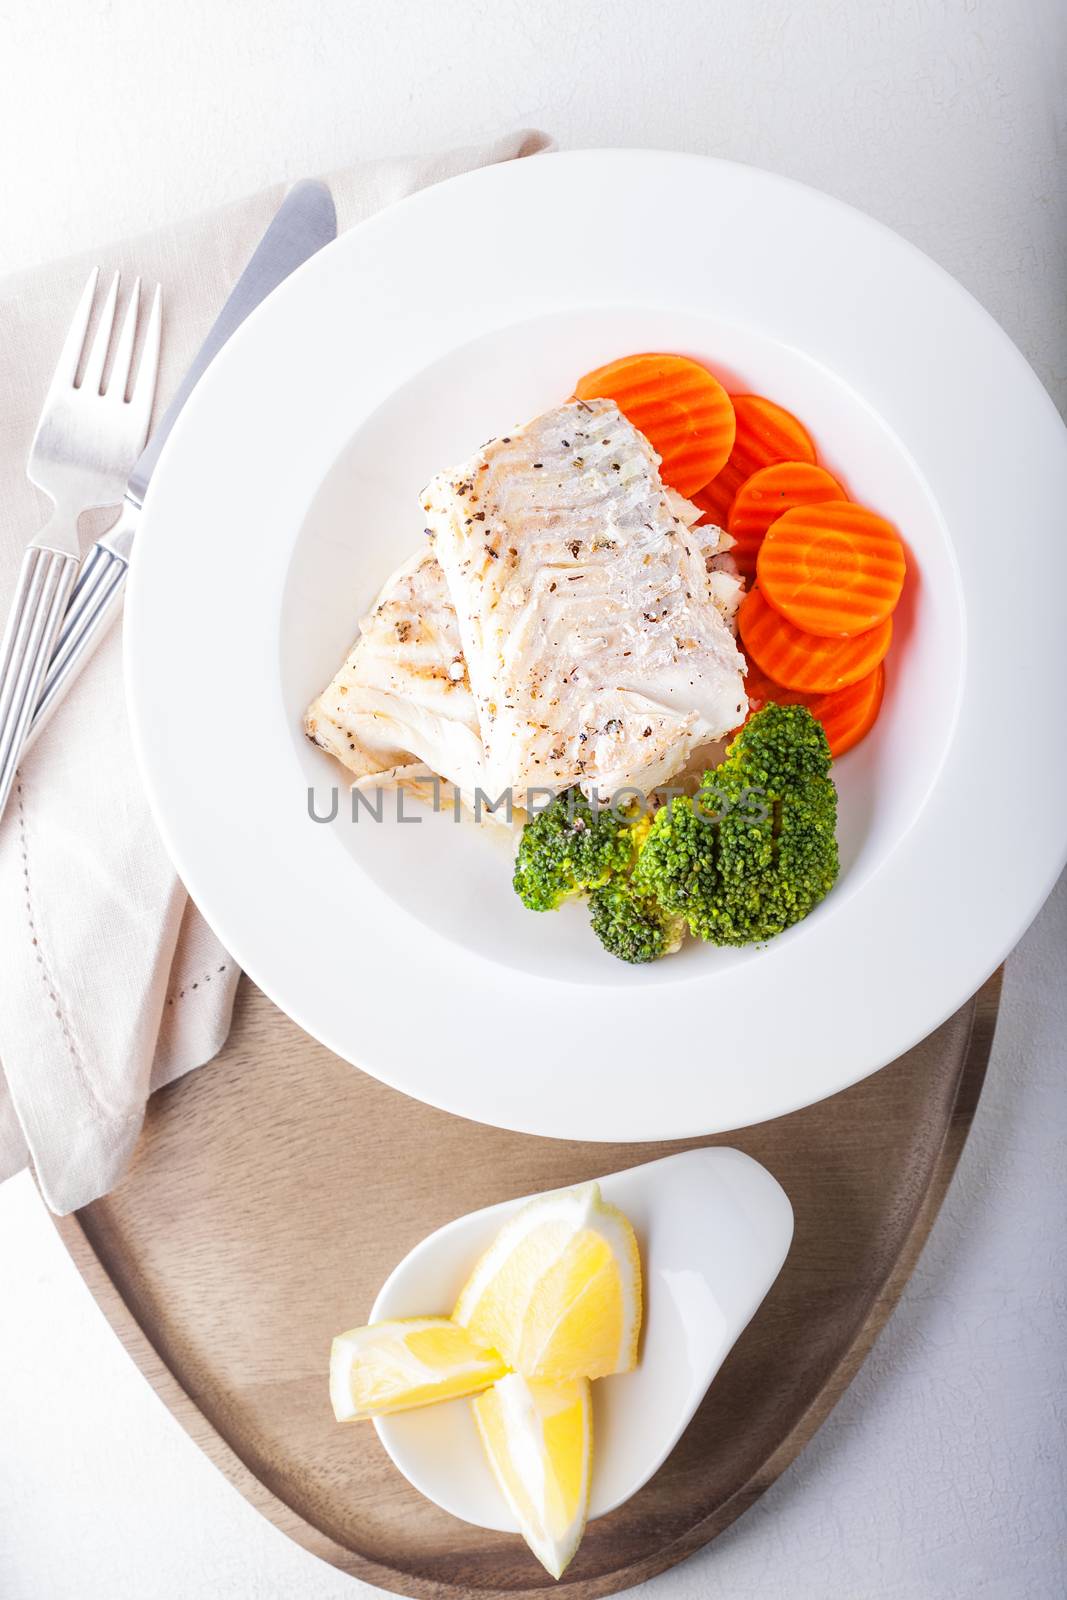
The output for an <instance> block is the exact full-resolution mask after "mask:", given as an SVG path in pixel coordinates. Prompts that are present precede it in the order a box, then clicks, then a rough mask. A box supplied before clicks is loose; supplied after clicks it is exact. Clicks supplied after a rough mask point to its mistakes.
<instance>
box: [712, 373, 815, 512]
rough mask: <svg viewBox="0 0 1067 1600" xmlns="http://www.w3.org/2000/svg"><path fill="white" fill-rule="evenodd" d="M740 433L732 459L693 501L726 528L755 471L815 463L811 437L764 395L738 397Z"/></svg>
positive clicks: (735, 397) (736, 435) (791, 416)
mask: <svg viewBox="0 0 1067 1600" xmlns="http://www.w3.org/2000/svg"><path fill="white" fill-rule="evenodd" d="M733 402H734V416H735V417H736V418H737V431H736V433H735V436H734V447H733V449H732V450H731V452H730V459H729V460H728V461H727V463H726V465H725V466H724V467H723V469H722V471H721V472H720V473H719V474H718V476H717V477H715V478H713V479H712V480H711V482H710V483H708V484H706V485H705V486H704V488H703V489H701V491H700V493H699V494H695V495H694V496H693V499H694V500H695V501H696V503H697V505H698V506H699V507H700V508H701V510H702V511H705V512H707V514H708V516H709V517H710V518H711V520H712V522H717V523H718V525H719V527H720V528H725V527H726V523H727V518H728V517H729V515H730V507H731V506H732V505H733V501H734V495H735V494H736V493H737V491H738V490H739V489H740V487H741V485H742V484H743V483H744V482H745V479H746V478H751V476H752V474H753V473H754V472H758V471H759V469H760V468H761V467H769V466H772V465H773V464H774V462H776V461H814V460H815V446H814V445H813V444H812V442H811V435H810V434H809V433H808V431H807V429H806V428H805V427H803V426H802V425H801V424H800V423H799V422H798V421H797V419H796V417H794V415H793V413H792V412H791V411H786V409H785V407H784V406H779V405H776V404H775V403H774V401H773V400H768V399H767V398H766V396H765V395H762V394H735V395H734V396H733Z"/></svg>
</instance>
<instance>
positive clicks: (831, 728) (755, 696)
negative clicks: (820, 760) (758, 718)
mask: <svg viewBox="0 0 1067 1600" xmlns="http://www.w3.org/2000/svg"><path fill="white" fill-rule="evenodd" d="M884 690H885V667H884V666H882V665H881V663H879V665H878V666H877V667H875V669H874V671H873V672H869V673H868V674H867V676H866V677H865V678H860V680H859V682H858V683H852V684H849V685H848V687H847V688H844V689H833V690H831V691H830V693H829V694H804V693H802V692H801V691H800V690H799V689H786V688H783V686H782V685H781V684H780V683H774V682H772V681H771V679H770V678H768V677H767V675H766V674H765V673H763V672H761V671H760V669H759V667H757V666H756V663H755V662H754V661H750V662H749V664H748V676H747V678H746V679H745V691H746V693H747V694H748V706H749V716H754V715H755V714H756V712H757V711H759V710H761V709H762V707H763V706H765V705H770V704H771V703H772V702H773V703H774V704H776V705H780V706H798V705H799V706H807V708H808V710H809V711H810V712H811V714H812V716H813V717H817V718H818V720H819V721H820V722H821V723H822V725H823V728H824V729H825V730H826V738H827V741H828V742H829V745H830V754H831V755H832V756H833V757H834V758H835V759H836V758H837V757H838V756H843V755H844V754H845V751H846V750H851V749H852V747H853V745H857V744H859V742H860V740H861V739H862V738H864V737H865V736H866V735H867V734H868V733H870V731H871V729H872V728H873V727H874V724H875V722H876V721H877V720H878V712H879V711H880V709H881V705H882V695H883V692H884Z"/></svg>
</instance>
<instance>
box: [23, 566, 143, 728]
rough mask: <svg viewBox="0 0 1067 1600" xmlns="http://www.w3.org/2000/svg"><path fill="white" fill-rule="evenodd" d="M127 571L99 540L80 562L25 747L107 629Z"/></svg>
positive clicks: (127, 567) (46, 720)
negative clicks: (75, 581) (76, 578)
mask: <svg viewBox="0 0 1067 1600" xmlns="http://www.w3.org/2000/svg"><path fill="white" fill-rule="evenodd" d="M128 571H129V563H128V562H127V561H126V559H125V557H124V556H121V555H117V554H116V553H115V552H114V551H113V550H108V549H107V548H106V547H105V546H104V545H102V544H94V545H93V546H92V548H91V549H90V551H89V553H88V555H87V556H86V558H85V560H84V561H83V562H82V565H81V570H80V572H79V573H78V581H77V583H76V585H75V587H74V593H73V594H72V595H71V597H70V604H69V605H68V607H67V614H66V616H65V617H64V618H63V625H62V628H61V630H60V634H59V638H58V640H57V641H56V647H55V650H54V652H53V655H52V659H51V661H50V662H49V665H48V672H47V674H46V676H45V680H44V687H43V689H42V690H41V694H40V698H39V699H38V701H37V709H36V711H35V713H34V716H33V720H32V722H31V723H30V729H29V733H28V734H27V736H26V742H25V744H24V746H23V750H24V751H25V750H28V749H29V748H30V746H31V745H32V744H33V742H34V740H35V739H36V738H37V735H38V734H39V733H40V732H41V730H42V728H43V727H44V726H45V724H46V723H47V722H48V720H49V718H50V717H51V716H52V713H53V712H54V711H55V710H56V708H57V707H58V706H59V704H60V703H61V701H62V700H63V699H64V698H65V696H66V693H67V690H68V689H69V688H70V686H71V684H72V683H73V682H74V680H75V678H76V677H77V676H78V674H79V672H80V671H81V669H82V667H83V666H84V665H85V663H86V661H88V659H89V657H90V655H91V654H92V652H93V651H94V650H95V649H96V646H97V645H98V644H99V642H100V640H101V639H102V638H103V637H104V634H105V633H106V632H107V628H108V624H109V623H110V621H111V618H112V616H113V615H114V613H115V612H116V611H117V609H118V600H119V597H120V596H121V594H122V589H123V585H124V583H125V581H126V573H127V572H128Z"/></svg>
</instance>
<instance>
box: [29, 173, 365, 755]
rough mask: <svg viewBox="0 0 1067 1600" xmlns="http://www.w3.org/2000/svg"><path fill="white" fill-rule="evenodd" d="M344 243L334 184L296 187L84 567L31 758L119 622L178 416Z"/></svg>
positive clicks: (37, 720) (40, 705)
mask: <svg viewBox="0 0 1067 1600" xmlns="http://www.w3.org/2000/svg"><path fill="white" fill-rule="evenodd" d="M336 237H337V214H336V212H335V210H334V204H333V197H332V195H331V194H330V191H329V189H328V188H327V187H326V185H325V184H324V183H318V182H316V181H314V180H311V179H305V180H304V181H303V182H301V183H297V184H294V185H293V187H292V188H291V189H290V190H289V193H288V194H287V195H286V197H285V199H284V200H283V201H282V204H281V206H280V208H279V210H278V212H277V214H276V215H275V217H274V220H273V221H272V222H271V224H270V227H269V228H268V229H267V231H266V233H265V234H264V235H263V237H262V239H261V240H260V241H259V244H258V245H257V246H256V249H255V252H254V254H253V255H252V258H251V260H250V261H249V263H248V265H247V267H245V269H244V271H243V272H242V274H241V276H240V277H239V278H238V280H237V282H236V283H235V284H234V287H233V289H232V291H231V293H230V296H229V299H228V300H227V301H226V304H225V305H224V306H223V308H222V310H221V311H220V312H219V314H218V317H217V318H216V320H215V322H214V324H213V326H212V328H211V331H210V333H209V334H208V336H207V338H206V339H205V340H204V342H203V344H202V345H201V346H200V350H199V352H198V353H197V356H196V359H195V360H194V362H193V364H192V366H191V367H190V368H189V370H188V372H187V373H186V374H185V377H184V378H183V379H182V382H181V383H180V384H179V386H178V390H177V393H176V394H175V396H174V398H173V399H172V400H171V402H170V405H169V406H168V407H167V409H166V411H164V413H163V416H162V417H161V418H160V421H159V424H158V426H157V427H156V429H155V431H154V433H153V434H152V435H151V437H150V438H149V441H148V443H147V445H146V446H145V448H144V450H143V451H142V453H141V455H140V457H139V458H138V460H137V463H136V465H135V466H134V469H133V471H132V472H131V473H130V477H129V481H128V483H127V485H126V494H125V497H124V499H123V502H122V507H121V510H120V512H119V518H118V521H117V522H116V523H115V524H114V526H113V527H111V528H110V529H109V530H108V532H107V533H105V534H104V535H103V537H102V538H100V539H98V540H97V541H96V543H95V544H94V545H92V546H91V547H90V549H89V552H88V554H87V555H86V557H85V560H84V561H83V562H82V565H81V570H80V571H79V574H78V581H77V583H76V585H75V587H74V590H73V593H72V594H71V597H70V603H69V605H68V607H67V610H66V614H65V616H64V619H63V627H62V629H61V631H60V635H59V638H58V640H57V642H56V648H55V651H54V653H53V656H52V659H51V661H50V663H49V667H48V673H47V675H46V677H45V681H44V688H43V689H42V690H41V697H40V699H39V700H38V702H37V710H36V712H35V713H34V718H33V722H32V723H31V724H30V731H29V734H28V736H27V739H26V743H25V745H24V746H23V751H24V752H25V750H26V749H28V748H29V745H30V743H31V742H32V741H33V740H34V739H35V738H36V737H37V735H38V734H39V733H40V731H41V729H42V728H43V727H44V725H45V723H46V722H47V721H48V719H49V717H50V716H51V715H52V713H53V711H55V709H56V707H57V706H58V705H59V703H60V701H61V700H62V699H63V696H64V695H65V694H66V692H67V690H68V689H69V688H70V686H71V684H72V683H73V681H74V679H75V678H76V677H77V675H78V673H79V672H80V671H81V669H82V667H83V666H84V665H85V662H86V661H87V660H88V658H89V656H90V655H91V653H92V651H93V650H94V649H95V647H96V645H97V643H98V642H99V640H100V639H101V637H102V636H103V634H104V632H105V631H106V629H107V626H108V624H109V623H110V621H111V618H112V616H113V614H114V610H115V606H116V602H117V600H118V598H119V596H120V595H121V593H122V588H123V585H124V583H125V581H126V573H127V571H128V569H129V564H130V554H131V552H132V549H133V542H134V536H135V534H136V532H137V524H138V521H139V520H140V515H141V507H142V505H143V504H144V497H145V494H146V493H147V490H148V484H149V481H150V479H151V477H152V473H153V471H154V470H155V466H156V462H157V461H158V460H159V455H160V452H161V450H162V449H163V446H164V445H165V444H166V442H167V439H168V437H169V435H170V431H171V429H172V428H173V426H174V424H175V422H176V420H177V417H178V413H179V412H180V411H181V409H182V407H183V406H184V404H185V402H186V401H187V400H188V398H189V396H190V395H191V394H192V392H193V390H194V389H195V388H196V385H197V384H198V383H199V381H200V379H201V378H202V377H203V375H204V372H205V371H206V370H207V368H208V367H209V366H210V365H211V363H212V361H213V360H214V359H215V357H216V356H217V355H218V353H219V351H220V350H221V349H222V347H223V345H224V344H225V343H226V341H227V339H229V338H230V337H231V335H232V334H234V333H235V332H236V330H237V329H238V328H239V327H240V326H241V323H242V322H243V321H244V320H245V318H246V317H247V316H248V314H249V312H251V311H254V310H255V308H256V306H258V305H259V303H260V301H261V300H265V299H266V297H267V295H269V294H270V292H271V290H272V289H276V288H277V287H278V285H279V284H280V283H282V282H283V281H284V280H285V279H286V278H287V277H288V276H289V274H290V273H291V272H294V271H295V270H296V268H297V267H299V266H300V265H301V264H302V263H303V262H305V261H307V260H308V258H309V257H310V256H313V255H314V254H315V253H316V251H318V250H321V249H322V247H323V245H325V244H329V243H330V241H331V240H332V239H335V238H336Z"/></svg>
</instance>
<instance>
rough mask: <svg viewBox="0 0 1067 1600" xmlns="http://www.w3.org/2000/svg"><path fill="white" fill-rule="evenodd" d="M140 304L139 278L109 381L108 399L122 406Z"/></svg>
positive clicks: (125, 317) (124, 322)
mask: <svg viewBox="0 0 1067 1600" xmlns="http://www.w3.org/2000/svg"><path fill="white" fill-rule="evenodd" d="M140 303H141V280H140V278H137V279H135V280H134V285H133V293H132V294H131V295H130V303H129V305H128V306H127V307H126V315H125V316H124V317H123V319H122V328H121V330H120V332H119V342H118V344H117V345H116V346H115V359H114V361H113V362H112V363H111V376H110V377H109V378H108V380H107V392H108V398H109V399H112V400H117V401H119V403H120V404H121V402H122V401H123V400H125V398H126V386H127V384H128V383H129V380H130V361H131V359H132V357H133V342H134V339H135V337H136V335H137V311H138V307H139V306H140Z"/></svg>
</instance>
